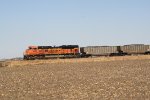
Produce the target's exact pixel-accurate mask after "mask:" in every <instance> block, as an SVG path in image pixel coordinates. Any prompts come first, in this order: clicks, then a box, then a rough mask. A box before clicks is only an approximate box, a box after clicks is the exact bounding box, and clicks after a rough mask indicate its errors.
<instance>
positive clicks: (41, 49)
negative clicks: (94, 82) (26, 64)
mask: <svg viewBox="0 0 150 100" xmlns="http://www.w3.org/2000/svg"><path fill="white" fill-rule="evenodd" d="M49 57H51V58H56V57H59V58H67V57H79V46H78V45H62V46H53V47H52V46H29V47H28V49H27V50H26V51H25V52H24V59H26V60H30V59H44V58H49Z"/></svg>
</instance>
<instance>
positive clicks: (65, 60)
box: [3, 55, 150, 67]
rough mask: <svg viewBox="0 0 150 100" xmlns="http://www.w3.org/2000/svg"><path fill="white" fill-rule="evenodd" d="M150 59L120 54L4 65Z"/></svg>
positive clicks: (4, 64)
mask: <svg viewBox="0 0 150 100" xmlns="http://www.w3.org/2000/svg"><path fill="white" fill-rule="evenodd" d="M144 59H150V55H139V56H118V57H98V58H75V59H50V60H24V61H20V60H19V61H6V62H3V66H7V67H14V66H25V65H39V64H51V63H80V62H107V61H118V60H119V61H122V60H144Z"/></svg>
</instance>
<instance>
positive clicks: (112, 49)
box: [24, 44, 150, 60]
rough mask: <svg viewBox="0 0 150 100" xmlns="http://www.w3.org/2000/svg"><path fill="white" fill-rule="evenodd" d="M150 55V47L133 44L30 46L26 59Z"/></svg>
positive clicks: (25, 54)
mask: <svg viewBox="0 0 150 100" xmlns="http://www.w3.org/2000/svg"><path fill="white" fill-rule="evenodd" d="M133 54H134V55H135V54H136V55H139V54H150V45H144V44H131V45H123V46H87V47H80V48H79V46H78V45H62V46H29V47H28V49H27V50H25V52H24V59H26V60H31V59H46V58H85V57H94V56H124V55H133Z"/></svg>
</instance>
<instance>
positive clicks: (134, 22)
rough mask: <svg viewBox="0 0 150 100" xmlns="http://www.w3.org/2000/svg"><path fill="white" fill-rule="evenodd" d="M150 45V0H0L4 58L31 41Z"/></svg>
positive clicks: (18, 52) (18, 53)
mask: <svg viewBox="0 0 150 100" xmlns="http://www.w3.org/2000/svg"><path fill="white" fill-rule="evenodd" d="M133 43H136V44H137V43H144V44H150V0H0V58H11V57H18V56H19V57H21V56H22V54H23V51H24V50H25V49H26V48H27V46H29V45H63V44H78V45H80V46H88V45H123V44H133Z"/></svg>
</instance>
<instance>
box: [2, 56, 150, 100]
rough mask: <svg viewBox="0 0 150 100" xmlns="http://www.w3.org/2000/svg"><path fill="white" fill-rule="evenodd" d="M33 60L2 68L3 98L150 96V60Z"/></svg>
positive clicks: (119, 99)
mask: <svg viewBox="0 0 150 100" xmlns="http://www.w3.org/2000/svg"><path fill="white" fill-rule="evenodd" d="M107 59H108V58H107ZM109 59H110V58H109ZM113 59H114V58H113ZM69 61H70V62H69ZM32 62H37V61H31V62H30V65H29V64H24V63H25V62H20V66H13V67H11V66H9V67H0V100H3V99H4V100H5V99H6V100H17V99H18V100H21V99H23V100H43V99H44V100H45V99H49V100H64V99H65V100H78V99H84V100H100V99H115V100H116V99H117V100H122V99H123V100H129V99H131V100H132V99H133V100H143V99H144V100H145V99H147V100H149V99H150V59H141V58H139V59H124V60H119V58H118V60H102V61H100V60H98V59H97V60H93V59H88V61H87V59H86V60H85V61H84V60H82V61H81V62H80V61H79V60H78V61H77V60H74V61H71V60H67V61H65V62H64V61H63V60H59V61H58V62H57V63H38V64H32ZM43 62H44V61H43ZM51 62H53V60H52V61H51ZM21 63H23V65H22V66H21Z"/></svg>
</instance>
